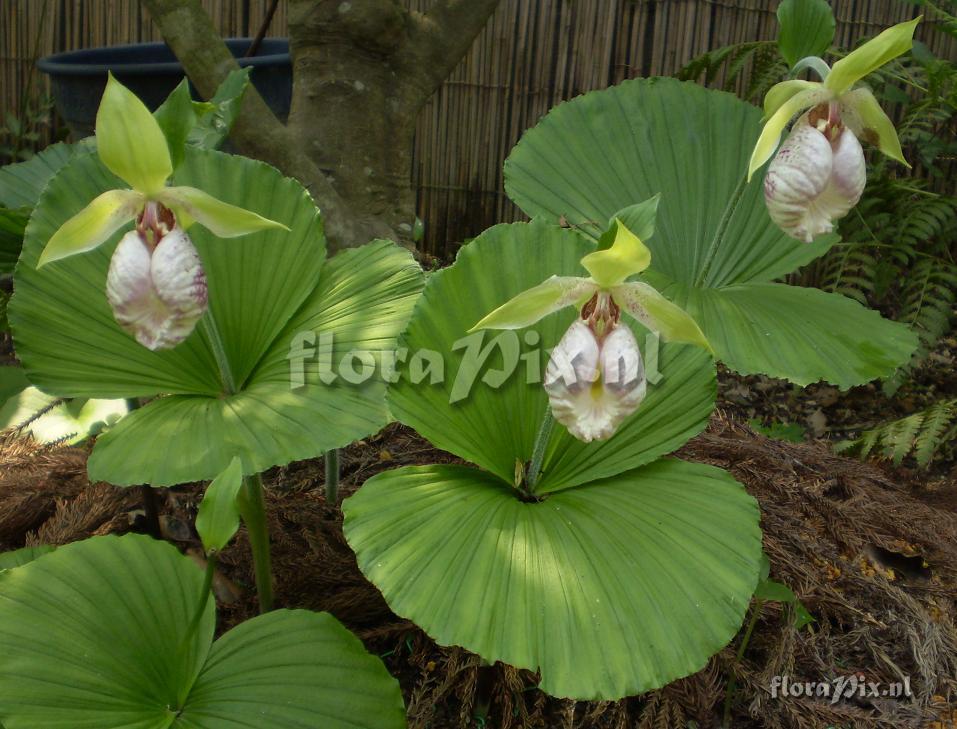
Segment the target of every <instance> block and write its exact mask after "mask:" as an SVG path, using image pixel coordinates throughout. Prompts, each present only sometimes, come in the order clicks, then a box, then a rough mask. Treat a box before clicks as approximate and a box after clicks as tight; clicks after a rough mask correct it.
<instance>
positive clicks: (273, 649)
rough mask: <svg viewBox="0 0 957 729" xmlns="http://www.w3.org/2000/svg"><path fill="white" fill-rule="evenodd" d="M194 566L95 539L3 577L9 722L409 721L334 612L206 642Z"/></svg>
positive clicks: (389, 684) (22, 728)
mask: <svg viewBox="0 0 957 729" xmlns="http://www.w3.org/2000/svg"><path fill="white" fill-rule="evenodd" d="M202 581H203V580H202V573H201V571H200V570H199V569H197V567H196V565H195V564H194V563H193V562H192V561H191V560H189V559H188V558H186V557H184V556H182V555H181V554H179V553H178V552H177V551H176V549H174V548H173V547H172V546H170V545H169V544H167V543H165V542H158V541H154V540H152V539H150V538H148V537H144V536H137V535H129V536H125V537H119V538H118V537H97V538H94V539H90V540H87V541H85V542H77V543H74V544H71V545H68V546H65V547H61V548H59V549H57V550H56V551H55V552H53V553H52V554H49V555H48V556H45V557H43V559H40V560H37V561H35V562H31V563H29V564H27V565H26V566H24V567H20V568H17V569H15V570H10V571H7V572H2V573H0V648H2V650H0V719H2V721H3V725H4V726H5V727H6V729H26V728H27V727H29V729H36V727H41V726H42V727H44V729H104V727H124V729H242V728H244V727H249V726H262V727H270V729H307V728H309V729H311V727H315V726H322V727H323V729H352V728H354V727H355V726H356V721H357V720H358V721H361V726H363V727H368V728H369V729H401V728H402V727H404V726H405V720H404V717H403V707H402V697H401V694H400V692H399V687H398V684H397V683H396V681H395V680H394V679H393V678H392V677H391V676H389V674H388V673H387V672H386V670H385V666H383V665H382V663H381V661H379V660H378V659H377V658H375V657H373V656H371V655H369V654H368V653H366V651H365V649H364V648H363V646H362V644H361V643H360V642H359V640H358V639H357V638H356V637H355V636H353V635H352V634H351V633H349V632H348V631H347V630H346V629H345V628H344V627H343V626H342V625H341V624H339V623H338V621H336V620H335V619H334V618H333V617H332V616H330V615H328V614H325V613H322V614H317V613H310V612H307V611H301V610H299V611H289V610H277V611H275V612H273V613H270V614H268V615H264V616H261V617H258V618H254V619H253V620H250V621H248V622H246V623H243V624H242V625H240V626H239V627H238V628H235V629H233V630H231V631H230V632H228V633H227V634H226V635H225V636H223V637H222V638H221V639H220V640H218V641H216V643H213V642H212V640H213V629H214V623H215V608H214V605H213V603H212V602H208V603H207V605H206V608H205V611H204V613H203V615H202V619H201V620H200V622H199V625H198V628H197V629H196V631H195V632H194V633H193V634H192V635H190V634H189V633H188V626H189V624H190V620H191V619H192V617H193V615H194V614H195V612H196V610H198V607H199V600H200V594H201V587H202Z"/></svg>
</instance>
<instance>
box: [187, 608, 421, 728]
mask: <svg viewBox="0 0 957 729" xmlns="http://www.w3.org/2000/svg"><path fill="white" fill-rule="evenodd" d="M252 716H255V724H254V726H256V727H263V728H264V729H265V728H266V727H269V729H273V728H275V729H312V728H313V727H322V729H356V728H357V727H363V729H365V728H366V727H368V728H369V729H403V728H404V727H405V710H404V705H403V702H402V694H401V693H400V691H399V684H398V682H397V681H396V680H395V679H394V678H392V677H391V676H390V675H389V674H388V672H387V671H386V670H385V666H383V665H382V661H380V660H379V659H378V658H376V657H375V656H372V655H370V654H368V653H367V652H366V650H365V648H364V647H363V645H362V643H361V642H360V641H359V639H358V638H356V637H355V636H354V635H353V634H352V633H350V632H349V631H348V630H346V629H345V628H344V627H343V626H342V624H341V623H340V622H339V621H338V620H336V619H335V618H334V617H332V616H331V615H329V614H328V613H313V612H309V611H306V610H277V611H274V612H272V613H268V614H266V615H262V616H260V617H258V618H255V619H253V620H250V621H248V622H246V623H243V624H242V625H240V626H239V627H237V628H234V629H233V630H231V631H229V632H228V633H227V634H226V635H224V636H223V637H222V638H221V639H219V640H218V641H216V643H214V644H213V649H212V651H211V652H210V654H209V660H208V661H207V662H206V666H205V667H204V668H203V672H202V673H201V674H200V676H199V678H198V679H197V681H196V685H195V686H194V687H193V689H192V691H190V695H189V699H188V700H187V701H186V706H185V708H184V709H183V712H182V714H181V715H180V717H179V719H178V720H177V721H176V722H175V723H174V724H173V725H172V729H248V728H249V727H250V720H251V717H252Z"/></svg>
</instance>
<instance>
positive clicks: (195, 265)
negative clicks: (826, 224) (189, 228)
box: [106, 205, 207, 350]
mask: <svg viewBox="0 0 957 729" xmlns="http://www.w3.org/2000/svg"><path fill="white" fill-rule="evenodd" d="M106 296H107V299H108V300H109V302H110V306H111V307H112V309H113V316H114V317H115V318H116V321H117V323H118V324H119V325H120V326H121V327H123V329H125V330H126V331H128V332H129V333H130V334H132V335H133V336H134V337H135V338H136V341H138V342H139V343H140V344H142V345H143V346H144V347H146V348H148V349H151V350H157V349H170V348H172V347H175V346H176V345H177V344H179V343H180V342H182V341H183V340H184V339H186V337H188V336H189V335H190V334H191V333H192V331H193V329H194V328H195V326H196V322H198V321H199V320H200V318H201V317H202V316H203V314H204V313H205V311H206V304H207V291H206V274H205V272H204V271H203V264H202V261H201V260H200V258H199V254H198V253H197V251H196V247H195V246H194V245H193V242H192V241H191V240H190V239H189V236H188V235H186V233H185V232H184V231H183V229H182V228H180V227H179V226H178V225H176V224H175V220H173V217H172V214H171V213H169V211H168V210H165V209H161V210H160V212H159V214H157V209H156V207H154V206H151V205H148V206H147V209H146V210H145V211H144V213H143V216H142V217H141V218H140V221H139V224H138V225H137V229H136V230H133V231H130V232H129V233H127V234H126V235H124V236H123V238H122V239H121V240H120V243H119V245H118V246H117V247H116V251H114V253H113V258H112V260H111V261H110V270H109V273H108V275H107V279H106Z"/></svg>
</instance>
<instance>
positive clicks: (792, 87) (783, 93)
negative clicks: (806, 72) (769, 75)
mask: <svg viewBox="0 0 957 729" xmlns="http://www.w3.org/2000/svg"><path fill="white" fill-rule="evenodd" d="M821 85H822V84H821V83H820V82H819V81H801V80H800V79H794V80H791V81H782V82H781V83H779V84H774V86H772V87H771V88H770V89H769V90H768V93H767V94H766V95H765V97H764V118H765V119H770V118H771V117H772V116H774V112H776V111H777V110H778V109H780V108H781V107H782V106H784V104H785V103H787V101H788V100H789V99H791V98H792V97H794V96H796V95H797V94H799V93H801V92H802V91H807V90H809V89H819V88H821Z"/></svg>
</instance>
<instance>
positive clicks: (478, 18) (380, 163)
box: [143, 0, 500, 250]
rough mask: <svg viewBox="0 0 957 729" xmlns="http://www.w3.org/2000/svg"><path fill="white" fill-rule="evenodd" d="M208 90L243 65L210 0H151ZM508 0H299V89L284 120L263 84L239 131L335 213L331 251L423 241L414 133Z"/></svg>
mask: <svg viewBox="0 0 957 729" xmlns="http://www.w3.org/2000/svg"><path fill="white" fill-rule="evenodd" d="M143 2H144V4H145V5H146V6H147V7H148V8H149V10H150V13H151V15H152V16H153V19H154V20H155V21H156V23H157V24H158V25H159V27H160V30H161V31H162V33H163V36H164V38H165V39H166V41H167V43H169V45H170V46H171V47H172V49H173V51H174V53H176V55H177V57H178V58H179V59H180V60H181V61H182V62H183V65H184V67H185V68H186V70H187V73H188V74H189V76H190V78H191V79H192V80H193V82H194V83H195V84H196V86H197V87H198V88H199V89H200V91H201V92H202V93H203V94H204V95H205V96H207V97H209V96H211V95H212V93H213V92H214V91H215V89H216V86H217V85H218V84H219V83H220V82H221V81H222V80H223V78H225V76H226V74H228V73H229V71H230V70H231V69H232V68H235V62H234V61H233V60H232V58H231V56H230V55H229V51H228V50H226V47H225V45H224V44H223V43H222V39H221V38H220V37H219V36H218V35H217V34H216V32H215V30H213V27H212V23H211V21H210V20H209V17H208V16H207V15H206V14H205V12H204V11H203V9H202V7H201V6H200V5H199V0H143ZM499 2H500V0H434V2H433V5H432V7H431V8H430V9H429V10H428V12H426V13H416V12H412V11H409V10H407V9H406V8H405V7H404V6H403V4H402V3H401V2H400V0H289V37H290V46H291V48H290V50H291V53H292V61H293V98H292V108H291V110H290V115H289V121H288V124H287V125H286V126H283V125H282V124H280V123H279V122H278V120H276V118H275V116H273V115H272V113H271V112H270V111H269V110H268V109H267V108H266V107H265V104H264V103H263V101H262V99H261V98H260V97H259V95H258V94H257V93H256V92H255V91H254V90H252V89H250V91H249V92H247V94H246V97H245V98H244V100H243V109H242V112H241V114H240V118H239V120H238V121H237V124H236V126H235V127H234V130H233V140H234V143H235V144H236V145H237V147H238V148H239V149H240V151H242V152H243V153H244V154H247V155H249V156H251V157H257V158H259V159H262V160H264V161H266V162H269V163H271V164H273V165H275V166H276V167H278V168H279V169H280V170H282V171H283V172H284V173H286V174H288V175H290V176H293V177H296V178H298V179H299V180H300V181H301V182H302V183H303V184H304V185H306V187H307V188H309V191H310V192H311V193H312V195H313V197H314V199H315V200H316V203H317V205H318V206H319V208H320V209H321V210H322V212H323V217H324V220H325V224H326V235H327V237H328V239H329V243H330V248H331V249H332V250H335V249H336V248H341V247H348V246H356V245H361V244H363V243H366V242H368V241H369V240H371V239H372V238H390V239H392V240H395V241H399V242H402V243H405V244H409V245H411V243H412V231H413V227H414V222H415V193H414V190H413V188H412V138H413V134H414V130H415V120H416V117H417V116H418V113H419V111H420V110H421V108H422V106H423V105H424V104H425V102H426V101H427V100H428V99H429V97H430V96H431V95H432V93H434V91H435V89H437V88H438V86H439V85H440V84H441V83H442V81H444V80H445V78H446V77H447V76H448V74H449V73H450V72H451V71H452V69H453V68H454V67H455V66H456V65H457V64H458V62H459V61H460V60H461V59H462V57H463V56H464V55H465V53H466V52H467V51H468V48H469V47H470V46H471V44H472V41H473V40H474V39H475V36H476V35H478V33H479V31H480V30H481V29H482V27H483V26H484V25H485V23H486V22H487V20H488V17H489V16H490V15H491V13H492V11H493V10H494V9H495V7H496V6H497V5H498V3H499Z"/></svg>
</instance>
